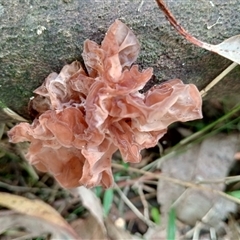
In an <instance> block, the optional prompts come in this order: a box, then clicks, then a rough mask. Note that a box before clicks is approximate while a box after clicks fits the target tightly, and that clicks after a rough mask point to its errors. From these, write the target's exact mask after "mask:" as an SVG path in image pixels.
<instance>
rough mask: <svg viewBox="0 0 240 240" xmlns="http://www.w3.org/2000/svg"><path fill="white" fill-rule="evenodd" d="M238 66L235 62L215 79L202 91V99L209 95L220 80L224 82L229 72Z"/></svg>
mask: <svg viewBox="0 0 240 240" xmlns="http://www.w3.org/2000/svg"><path fill="white" fill-rule="evenodd" d="M237 65H238V64H237V63H236V62H233V63H232V64H231V65H230V66H228V67H227V68H226V69H225V70H224V71H223V72H221V73H220V74H219V75H218V76H217V77H216V78H214V79H213V80H212V81H211V82H210V83H209V84H208V85H207V86H206V87H205V88H203V89H202V90H201V91H200V94H201V96H202V97H204V96H206V95H207V92H208V91H209V90H210V89H211V88H212V87H214V86H215V85H216V84H217V83H218V82H219V81H220V80H222V79H223V78H224V77H225V76H226V75H227V74H228V73H229V72H231V71H232V70H233V69H234V68H235V67H236V66H237Z"/></svg>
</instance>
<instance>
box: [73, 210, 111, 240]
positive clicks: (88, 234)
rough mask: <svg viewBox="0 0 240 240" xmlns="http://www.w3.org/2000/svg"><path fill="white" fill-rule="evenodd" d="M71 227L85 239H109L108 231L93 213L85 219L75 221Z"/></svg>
mask: <svg viewBox="0 0 240 240" xmlns="http://www.w3.org/2000/svg"><path fill="white" fill-rule="evenodd" d="M71 226H72V228H73V229H74V230H75V231H76V232H77V233H78V234H79V236H81V237H82V238H83V239H107V236H106V231H105V230H104V229H103V228H102V226H101V225H100V224H99V222H98V221H97V219H96V218H95V216H93V215H92V214H91V213H90V214H88V216H87V217H85V218H83V219H77V220H74V221H73V222H71Z"/></svg>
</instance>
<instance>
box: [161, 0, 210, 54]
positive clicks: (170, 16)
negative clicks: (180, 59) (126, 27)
mask: <svg viewBox="0 0 240 240" xmlns="http://www.w3.org/2000/svg"><path fill="white" fill-rule="evenodd" d="M156 2H157V4H158V6H159V8H160V9H161V10H162V11H163V13H164V15H165V16H166V18H167V20H168V21H169V22H170V23H171V25H172V26H173V27H174V28H175V29H176V30H177V32H178V33H179V34H181V35H182V36H183V37H184V38H185V39H186V40H188V41H189V42H191V43H193V44H195V45H197V46H199V47H203V46H204V48H205V49H207V50H210V51H211V44H208V43H205V42H202V41H200V40H198V39H197V38H195V37H193V36H192V35H191V34H189V33H188V32H187V31H186V30H185V29H184V28H183V27H182V26H181V25H180V24H179V23H178V22H177V20H176V19H175V17H174V16H173V14H172V13H171V12H170V11H169V9H168V8H167V7H166V5H165V3H164V1H163V0H156Z"/></svg>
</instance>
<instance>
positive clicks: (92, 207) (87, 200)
mask: <svg viewBox="0 0 240 240" xmlns="http://www.w3.org/2000/svg"><path fill="white" fill-rule="evenodd" d="M74 192H75V194H77V195H78V196H79V197H80V198H81V200H82V204H83V206H84V207H85V208H86V209H87V210H89V212H90V213H91V214H92V215H93V216H94V217H95V218H96V220H97V221H98V223H99V224H100V226H101V227H102V231H103V232H105V233H106V228H105V225H104V219H103V208H102V205H101V202H100V200H99V198H98V197H97V196H96V195H95V194H94V192H93V191H92V190H90V189H87V188H85V187H83V186H82V187H78V188H76V189H74Z"/></svg>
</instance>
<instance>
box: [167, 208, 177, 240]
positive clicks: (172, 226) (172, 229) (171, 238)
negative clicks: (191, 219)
mask: <svg viewBox="0 0 240 240" xmlns="http://www.w3.org/2000/svg"><path fill="white" fill-rule="evenodd" d="M175 222H176V214H175V209H174V208H171V209H170V212H169V214H168V226H167V239H168V240H175V233H176V223H175Z"/></svg>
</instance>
